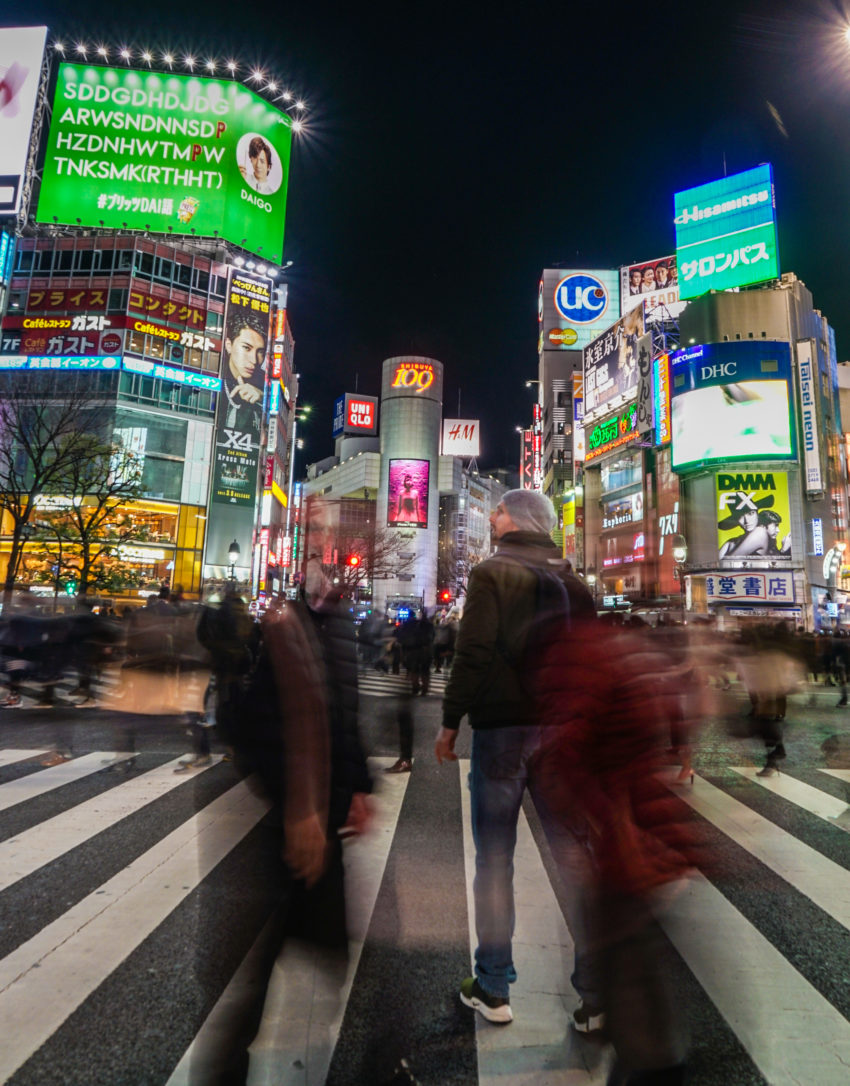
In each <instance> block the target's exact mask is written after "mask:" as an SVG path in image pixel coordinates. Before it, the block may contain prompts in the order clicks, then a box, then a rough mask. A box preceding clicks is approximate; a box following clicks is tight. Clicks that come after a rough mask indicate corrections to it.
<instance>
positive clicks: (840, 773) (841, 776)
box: [820, 769, 850, 782]
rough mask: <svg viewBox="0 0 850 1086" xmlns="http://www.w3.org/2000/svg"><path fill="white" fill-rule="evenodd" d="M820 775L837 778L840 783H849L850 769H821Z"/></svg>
mask: <svg viewBox="0 0 850 1086" xmlns="http://www.w3.org/2000/svg"><path fill="white" fill-rule="evenodd" d="M820 772H821V773H828V774H829V775H830V777H837V778H838V780H840V781H847V782H850V769H821V770H820Z"/></svg>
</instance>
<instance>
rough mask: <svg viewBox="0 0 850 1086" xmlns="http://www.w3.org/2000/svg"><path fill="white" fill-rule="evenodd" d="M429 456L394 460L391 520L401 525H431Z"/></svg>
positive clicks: (389, 523)
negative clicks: (426, 458) (429, 511)
mask: <svg viewBox="0 0 850 1086" xmlns="http://www.w3.org/2000/svg"><path fill="white" fill-rule="evenodd" d="M430 476H431V462H430V461H429V460H390V472H389V489H388V498H387V524H388V525H389V526H390V527H395V528H400V527H407V528H427V527H428V484H429V481H430Z"/></svg>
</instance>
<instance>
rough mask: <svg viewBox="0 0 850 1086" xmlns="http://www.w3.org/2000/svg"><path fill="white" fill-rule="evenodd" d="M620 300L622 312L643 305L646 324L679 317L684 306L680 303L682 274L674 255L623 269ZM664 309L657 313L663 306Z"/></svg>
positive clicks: (621, 272) (621, 270) (630, 265)
mask: <svg viewBox="0 0 850 1086" xmlns="http://www.w3.org/2000/svg"><path fill="white" fill-rule="evenodd" d="M620 298H621V309H622V311H623V313H624V314H625V313H629V312H631V310H632V309H634V308H635V307H636V306H639V305H640V306H643V310H644V313H645V314H646V319H647V321H652V320H653V319H664V320H667V319H669V318H668V314H669V316H670V317H673V318H676V317H680V316H681V314H682V311H683V310H684V308H685V303H684V302H682V301H680V300H679V275H678V270H677V268H676V258H675V256H662V257H659V258H657V259H656V260H647V261H645V262H644V263H643V264H627V265H626V266H625V267H623V268H620ZM662 306H663V309H664V310H667V313H665V312H663V310H662V311H661V312H659V313H655V310H657V309H659V307H662Z"/></svg>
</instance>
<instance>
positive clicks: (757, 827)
mask: <svg viewBox="0 0 850 1086" xmlns="http://www.w3.org/2000/svg"><path fill="white" fill-rule="evenodd" d="M676 794H677V795H678V796H680V798H681V799H682V800H684V802H685V803H687V804H688V805H689V806H690V807H692V808H693V809H694V810H695V811H696V812H697V814H700V815H702V817H703V818H705V819H707V821H709V822H711V823H712V825H714V826H716V827H717V828H718V829H719V830H721V831H722V832H723V833H725V834H726V836H727V837H729V838H731V840H732V841H734V842H735V844H737V845H740V847H741V848H743V849H745V850H746V851H747V852H749V853H750V855H751V856H754V857H755V858H756V859H757V860H758V861H759V862H760V863H763V864H764V865H765V866H766V867H769V868H770V869H771V870H772V871H774V872H775V873H776V874H777V875H779V877H780V878H782V879H784V880H785V881H786V882H788V883H790V885H791V886H793V887H794V889H795V890H799V892H800V893H801V894H804V895H805V896H806V897H808V898H810V899H811V900H812V901H813V902H814V903H815V905H817V906H818V908H820V909H823V911H824V912H826V913H828V914H829V915H830V916H831V917H832V918H833V919H834V920H837V921H838V923H839V924H841V925H843V926H844V927H845V928H848V929H850V871H847V870H846V868H843V867H841V866H840V864H837V863H835V862H834V861H833V860H829V859H827V857H826V856H823V855H822V854H821V853H820V852H818V851H817V850H816V849H813V848H811V847H810V846H809V845H807V844H804V842H802V841H799V840H798V839H797V838H796V837H794V836H793V835H792V834H790V833H788V832H786V831H785V830H783V829H781V828H780V827H779V826H777V825H775V824H774V823H773V822H771V821H770V820H769V819H767V818H764V817H763V816H762V815H760V814H758V813H757V812H756V811H753V810H751V808H749V807H747V806H746V804H744V803H740V802H739V801H738V800H736V799H734V798H733V797H732V796H730V795H727V793H726V792H724V791H722V790H721V789H720V788H716V787H715V786H714V785H713V784H711V783H710V782H709V781H707V780H705V778H703V777H700V776H697V778H696V784H695V787H693V788H688V789H681V790H678V791H677V793H676Z"/></svg>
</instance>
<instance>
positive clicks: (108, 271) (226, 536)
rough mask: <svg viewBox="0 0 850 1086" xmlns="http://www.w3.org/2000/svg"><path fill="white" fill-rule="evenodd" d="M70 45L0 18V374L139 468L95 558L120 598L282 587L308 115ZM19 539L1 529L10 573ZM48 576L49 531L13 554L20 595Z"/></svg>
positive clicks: (274, 100) (205, 78) (175, 67)
mask: <svg viewBox="0 0 850 1086" xmlns="http://www.w3.org/2000/svg"><path fill="white" fill-rule="evenodd" d="M71 52H73V60H72V58H71V56H70V54H71ZM67 53H68V54H69V55H68V56H67V57H66V48H65V46H64V45H63V43H62V42H61V41H58V40H54V39H52V38H51V35H50V34H49V32H48V31H47V29H46V28H45V27H27V28H15V29H4V30H0V54H2V55H0V64H2V66H3V67H4V68H6V67H8V66H9V65H11V64H12V63H14V64H15V66H16V71H17V72H18V73H19V74H20V75H21V80H20V88H19V90H18V95H17V102H16V106H17V108H16V110H15V115H14V119H13V120H7V118H6V116H5V113H7V112H8V111H4V118H3V120H2V125H3V128H2V133H3V149H2V157H3V162H4V164H5V165H4V168H3V169H2V171H0V172H2V174H3V175H4V176H3V177H2V179H0V180H2V186H3V187H2V191H0V218H2V220H3V223H4V232H3V235H2V250H0V253H2V256H1V257H0V263H2V268H0V277H2V303H3V305H2V314H3V317H2V350H0V371H2V372H3V373H4V374H5V380H6V381H7V382H9V383H10V387H12V386H11V383H12V382H14V387H15V389H18V390H20V389H25V388H26V387H27V382H29V381H32V380H33V379H34V377H36V376H38V377H39V380H40V382H41V383H40V385H39V387H40V388H44V375H45V374H48V375H49V376H50V379H51V384H50V389H51V392H50V394H51V395H53V396H55V397H57V398H62V397H63V396H66V395H70V394H71V393H72V392H73V394H74V395H76V396H80V395H81V394H82V395H89V396H90V397H91V399H92V401H96V402H97V404H98V406H99V415H98V417H99V420H100V422H99V426H100V428H101V430H102V435H101V436H102V437H103V438H104V440H106V441H109V442H113V443H114V444H115V445H116V447H119V448H120V449H122V450H124V452H125V453H126V455H128V456H131V457H132V458H133V462H134V464H135V465H136V468H137V471H138V475H139V478H140V482H141V486H140V490H139V492H138V493H137V494H136V495H135V498H134V500H133V501H132V503H129V504H128V505H127V507H126V508H119V509H116V510H115V517H114V518H113V521H114V524H113V528H114V525H119V529H120V530H118V529H116V530H118V532H119V535H120V537H121V540H122V542H121V543H120V545H118V546H116V547H115V548H106V549H105V550H104V553H103V557H102V559H101V563H100V566H101V568H100V574H102V578H101V583H103V584H108V585H109V586H110V594H111V595H114V596H117V597H120V598H124V599H126V600H127V601H128V602H131V601H132V600H133V599H134V598H136V599H137V598H138V597H139V596H145V595H147V594H150V593H152V592H155V591H156V590H157V589H158V588H159V587H160V586H161V585H163V584H170V585H171V586H175V585H177V584H180V585H181V586H182V587H183V589H184V592H185V594H186V595H187V596H188V597H191V598H198V597H199V596H200V595H201V594H202V593H203V592H204V591H205V589H207V588H209V587H210V586H212V587H215V586H219V587H220V586H221V585H222V583H223V582H224V581H225V580H231V581H232V580H235V581H237V582H238V583H239V584H240V586H242V587H243V589H248V590H250V592H251V593H252V594H253V595H255V596H256V595H259V596H262V595H263V593H268V592H273V591H275V590H276V589H278V588H279V587H280V586H281V584H282V556H283V555H284V553H285V552H286V550H287V547H286V538H285V530H286V528H285V525H286V517H285V511H286V505H287V494H286V481H287V450H288V444H289V435H290V430H291V423H292V418H293V414H294V405H295V399H296V395H297V379H296V376H295V373H294V369H293V366H294V355H293V352H294V339H293V336H292V331H291V328H290V325H289V320H288V317H287V288H286V285H285V274H284V273H285V268H286V267H287V262H286V261H284V249H283V245H284V221H285V214H286V201H287V189H288V182H289V172H290V158H291V153H292V145H293V136H294V135H297V132H298V131H299V129H300V125H301V123H302V121H303V116H304V113H303V110H304V105H303V103H302V102H301V101H300V100H299V99H298V98H297V97H296V95H295V94H294V93H290V92H288V91H287V92H286V93H285V94H283V95H282V94H281V93H280V88H279V87H278V86H277V85H276V84H275V83H274V82H273V81H272V80H271V79H270V78H259V76H258V74H257V73H253V75H252V74H251V73H250V71H249V70H248V69H244V70H243V69H242V68H241V67H237V66H236V65H235V64H231V65H230V66H226V65H225V64H224V63H217V62H215V61H212V60H207V61H205V62H204V65H203V69H204V70H203V74H200V67H201V65H200V62H197V67H198V69H199V71H197V72H196V71H195V70H194V69H195V65H196V62H195V61H194V60H192V58H190V57H182V56H181V57H180V58H176V57H175V56H171V55H169V54H167V53H163V54H159V53H158V54H157V55H155V56H154V55H152V54H151V53H148V52H146V51H140V50H135V49H129V48H125V49H122V50H121V51H120V52H119V51H118V50H115V49H112V50H110V49H108V48H106V47H105V46H100V47H99V48H97V49H95V48H94V47H91V48H89V49H88V50H87V49H86V48H85V47H84V46H82V45H80V46H76V45H75V47H74V48H73V50H71V48H70V47H68V48H67ZM7 62H8V63H7ZM221 73H224V74H221ZM243 79H246V80H247V83H243V81H242V80H243ZM72 497H74V496H72V495H62V494H48V493H45V494H39V495H36V497H35V501H36V502H37V503H41V504H42V506H43V508H44V509H45V510H47V511H50V510H54V511H55V509H56V508H57V507H61V503H62V502H63V501H66V500H68V499H69V498H72ZM83 500H84V501H85V498H83ZM9 532H10V524H9V522H8V519H7V520H4V522H3V524H2V525H0V566H2V565H3V563H4V562H5V561H6V559H7V557H8V553H9V550H8V538H9ZM60 564H61V563H60ZM56 569H57V558H56V556H55V555H54V554H52V551H51V545H50V544H49V542H48V543H45V542H44V541H42V542H41V543H40V544H39V545H38V547H35V546H33V545H26V544H25V555H24V561H23V563H22V565H21V567H20V571H19V580H20V581H21V582H22V584H23V585H24V586H25V587H27V588H28V590H30V591H33V592H39V591H42V592H50V591H52V590H53V587H54V583H53V582H54V581H55V580H56V578H57V576H62V575H63V574H62V571H60V573H59V574H57V572H56ZM68 575H70V574H68Z"/></svg>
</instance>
